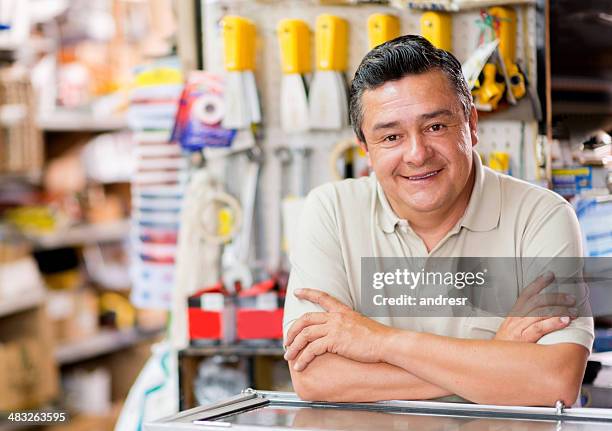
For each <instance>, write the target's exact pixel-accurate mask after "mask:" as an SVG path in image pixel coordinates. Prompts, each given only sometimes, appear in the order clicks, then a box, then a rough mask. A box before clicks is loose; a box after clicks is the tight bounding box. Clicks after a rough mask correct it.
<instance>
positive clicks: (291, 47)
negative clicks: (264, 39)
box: [277, 19, 312, 74]
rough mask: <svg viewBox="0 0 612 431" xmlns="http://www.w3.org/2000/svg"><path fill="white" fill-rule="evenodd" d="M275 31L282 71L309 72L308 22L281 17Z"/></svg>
mask: <svg viewBox="0 0 612 431" xmlns="http://www.w3.org/2000/svg"><path fill="white" fill-rule="evenodd" d="M277 31H278V43H279V45H280V51H281V65H282V69H283V73H287V74H288V73H300V74H303V73H309V72H310V71H311V69H312V68H311V64H310V29H309V28H308V24H306V22H305V21H302V20H300V19H283V20H281V21H280V22H279V23H278V30H277Z"/></svg>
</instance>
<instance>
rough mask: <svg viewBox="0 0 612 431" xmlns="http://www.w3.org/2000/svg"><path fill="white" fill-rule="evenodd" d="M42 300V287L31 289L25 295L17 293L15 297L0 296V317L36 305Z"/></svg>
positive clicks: (43, 296)
mask: <svg viewBox="0 0 612 431" xmlns="http://www.w3.org/2000/svg"><path fill="white" fill-rule="evenodd" d="M44 300H45V292H44V290H43V289H36V290H32V291H31V292H28V294H27V295H19V296H18V297H16V298H0V318H2V317H6V316H9V315H11V314H15V313H20V312H22V311H26V310H29V309H31V308H35V307H38V306H39V305H41V304H42V303H43V302H44Z"/></svg>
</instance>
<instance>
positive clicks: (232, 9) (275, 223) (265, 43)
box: [201, 0, 539, 267]
mask: <svg viewBox="0 0 612 431" xmlns="http://www.w3.org/2000/svg"><path fill="white" fill-rule="evenodd" d="M201 6H202V7H201V10H202V32H203V38H204V41H203V47H204V52H203V58H204V67H205V69H206V70H208V71H211V72H216V73H223V56H222V49H223V44H222V38H221V28H220V24H219V23H220V20H221V18H222V17H223V16H225V15H230V14H231V15H240V16H244V17H247V18H249V19H251V20H253V21H254V22H255V24H256V25H257V32H258V40H257V49H258V51H257V70H256V80H257V86H258V90H259V94H260V99H261V105H262V111H263V116H264V120H263V121H264V122H263V134H262V135H263V138H262V141H261V142H260V145H261V147H262V149H263V151H264V155H265V162H264V166H263V169H262V172H261V177H260V189H259V195H258V216H257V218H258V219H259V220H265V223H258V226H257V228H256V229H255V230H256V231H257V232H258V233H259V235H263V237H261V236H260V238H258V239H259V240H258V241H256V243H257V244H265V248H264V249H260V250H257V256H259V257H260V258H263V259H264V260H265V262H264V263H263V266H267V267H274V266H275V265H276V262H278V244H279V243H280V234H281V233H280V228H279V226H280V224H281V223H280V212H279V206H280V196H281V183H282V181H283V180H282V178H281V168H280V162H279V160H278V159H277V157H276V156H275V149H276V148H278V147H282V146H288V147H291V146H292V144H293V143H294V142H295V141H294V140H295V139H296V138H293V137H290V136H287V135H286V134H285V133H283V132H282V130H281V129H280V111H279V104H280V87H281V78H282V74H281V67H280V50H279V46H278V40H277V34H276V27H277V24H278V22H279V21H280V20H281V19H283V18H298V19H302V20H304V21H306V22H307V23H308V24H309V26H310V28H311V31H314V24H315V20H316V17H317V15H319V14H321V13H330V14H334V15H338V16H340V17H342V18H344V19H346V20H347V21H348V23H349V62H348V70H347V74H346V78H347V82H349V81H350V79H351V78H352V76H353V74H354V71H355V69H356V68H357V66H358V65H359V62H360V61H361V59H362V57H363V56H364V55H365V54H366V53H367V51H368V39H367V24H366V23H367V19H368V17H369V16H370V15H371V14H373V13H389V14H393V15H396V16H398V17H399V18H400V22H401V30H400V31H401V34H410V33H412V34H419V33H420V22H419V20H420V17H421V15H422V13H423V12H422V11H419V10H410V9H403V10H400V9H397V8H394V7H390V6H381V5H359V6H321V5H318V4H317V3H316V2H313V1H303V0H268V1H263V0H261V1H253V0H202V3H201ZM515 10H516V12H517V18H518V23H517V30H518V32H517V33H518V34H517V45H516V46H517V62H518V63H519V64H520V65H521V67H522V68H523V70H525V71H526V74H527V76H528V79H529V84H530V86H531V87H532V88H533V93H534V94H535V93H537V92H536V91H535V88H536V11H535V6H533V5H522V6H516V7H515ZM479 18H480V11H479V10H468V11H461V12H456V13H453V14H452V22H453V24H452V28H453V30H452V40H453V54H454V55H455V56H456V57H457V58H458V59H459V61H461V62H463V61H465V60H466V59H467V58H468V57H469V55H470V54H471V53H472V52H473V50H474V49H475V48H476V47H477V46H478V41H479V37H480V27H479V26H478V25H477V24H476V22H477V20H478V19H479ZM311 40H312V42H313V45H314V37H312V38H311ZM312 53H313V55H312V58H313V59H314V46H313V47H312ZM313 68H314V64H313ZM519 105H522V109H516V108H513V110H511V111H509V112H507V113H504V114H503V115H500V116H499V117H498V116H497V114H493V115H490V116H487V117H486V118H481V120H480V124H479V136H480V143H479V145H478V147H477V149H478V151H479V152H480V153H481V154H483V155H484V156H485V160H486V155H487V154H488V153H489V152H490V151H505V152H508V153H510V155H511V161H512V173H513V175H514V176H517V177H522V178H524V179H528V180H537V179H539V178H538V174H537V169H536V162H535V160H536V157H535V154H536V142H537V130H538V129H537V121H536V120H535V116H534V114H533V110H532V109H531V105H530V103H529V101H528V100H527V97H526V98H525V99H523V100H522V101H521V102H520V103H519ZM513 111H514V113H513ZM500 118H503V120H502V119H500ZM353 136H354V135H353V132H352V130H351V129H350V128H347V129H346V130H342V131H339V132H333V133H330V132H321V131H312V132H311V133H309V134H308V135H307V136H306V137H305V138H304V137H303V138H302V140H305V141H306V142H305V144H306V146H307V147H308V148H310V149H311V154H310V157H309V158H308V164H307V168H306V177H307V178H306V183H307V184H308V188H312V187H315V186H317V185H319V184H322V183H324V182H327V181H330V180H331V179H332V173H331V171H330V168H329V156H330V153H331V151H332V149H333V148H334V146H335V144H336V143H337V142H338V141H340V140H343V139H353ZM303 143H304V142H302V144H303ZM296 171H299V170H298V169H295V167H292V168H291V172H293V175H292V177H291V181H292V183H293V186H292V187H290V188H291V189H292V190H294V191H295V190H296V186H295V183H296V182H299V179H298V178H296V177H295V176H296V175H295V172H296ZM261 240H263V241H261Z"/></svg>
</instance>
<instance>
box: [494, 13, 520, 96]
mask: <svg viewBox="0 0 612 431" xmlns="http://www.w3.org/2000/svg"><path fill="white" fill-rule="evenodd" d="M488 14H489V15H490V16H491V17H493V19H494V30H495V33H496V36H497V38H498V39H499V54H500V56H501V62H502V64H500V66H501V67H502V69H505V73H504V75H505V76H507V81H508V82H507V83H506V85H507V86H508V90H509V91H508V96H510V95H511V96H512V98H513V99H514V100H515V101H516V100H518V99H520V98H522V97H523V96H524V95H525V93H526V90H525V77H524V76H523V74H522V73H521V71H520V70H519V67H518V65H517V64H516V12H515V11H514V10H513V9H510V8H507V7H501V6H496V7H492V8H489V10H488ZM509 102H510V103H512V100H509Z"/></svg>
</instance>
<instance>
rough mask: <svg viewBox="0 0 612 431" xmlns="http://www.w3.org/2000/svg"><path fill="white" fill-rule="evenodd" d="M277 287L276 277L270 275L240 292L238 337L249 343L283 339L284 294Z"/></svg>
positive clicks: (237, 321) (237, 323)
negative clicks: (271, 277)
mask: <svg viewBox="0 0 612 431" xmlns="http://www.w3.org/2000/svg"><path fill="white" fill-rule="evenodd" d="M277 287H278V286H277V281H276V280H275V279H268V280H265V281H263V282H261V283H257V284H254V285H253V286H252V287H251V288H250V289H246V290H243V291H241V292H240V294H239V295H238V309H237V311H236V338H237V339H238V340H240V341H242V342H247V343H254V342H261V341H264V340H282V338H283V306H284V302H285V301H284V300H285V294H284V292H279V291H278V289H277Z"/></svg>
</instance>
